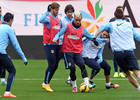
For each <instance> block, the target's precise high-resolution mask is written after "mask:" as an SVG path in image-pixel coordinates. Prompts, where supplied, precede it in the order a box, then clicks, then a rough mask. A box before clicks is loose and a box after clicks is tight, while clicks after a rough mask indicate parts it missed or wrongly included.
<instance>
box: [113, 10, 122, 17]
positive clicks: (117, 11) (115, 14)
mask: <svg viewBox="0 0 140 100" xmlns="http://www.w3.org/2000/svg"><path fill="white" fill-rule="evenodd" d="M114 16H115V17H116V19H123V16H124V15H123V11H122V10H120V9H117V10H116V11H115V13H114Z"/></svg>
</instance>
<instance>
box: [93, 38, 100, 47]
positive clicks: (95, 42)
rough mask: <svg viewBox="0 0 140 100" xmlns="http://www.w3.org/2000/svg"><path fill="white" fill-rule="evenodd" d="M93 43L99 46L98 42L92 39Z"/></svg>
mask: <svg viewBox="0 0 140 100" xmlns="http://www.w3.org/2000/svg"><path fill="white" fill-rule="evenodd" d="M93 42H94V44H95V45H96V46H98V45H99V44H98V42H97V41H96V38H93Z"/></svg>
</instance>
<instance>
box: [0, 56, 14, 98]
mask: <svg viewBox="0 0 140 100" xmlns="http://www.w3.org/2000/svg"><path fill="white" fill-rule="evenodd" d="M0 61H1V62H0V63H1V65H2V66H3V67H4V68H5V69H6V70H7V71H8V72H9V75H8V79H7V86H6V91H5V93H4V97H13V98H15V97H16V96H14V95H13V94H12V93H11V88H12V85H13V82H14V78H15V74H16V69H15V67H14V65H13V63H12V61H11V59H10V58H9V57H8V55H7V54H4V55H0Z"/></svg>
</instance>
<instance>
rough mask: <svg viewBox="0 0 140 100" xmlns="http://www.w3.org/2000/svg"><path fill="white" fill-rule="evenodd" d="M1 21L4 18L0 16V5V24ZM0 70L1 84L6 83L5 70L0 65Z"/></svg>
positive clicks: (0, 14)
mask: <svg viewBox="0 0 140 100" xmlns="http://www.w3.org/2000/svg"><path fill="white" fill-rule="evenodd" d="M3 21H4V20H3V16H2V8H1V7H0V24H2V22H3ZM0 72H1V74H0V78H1V84H2V85H7V82H6V80H5V75H6V70H5V69H4V68H3V67H2V66H1V67H0Z"/></svg>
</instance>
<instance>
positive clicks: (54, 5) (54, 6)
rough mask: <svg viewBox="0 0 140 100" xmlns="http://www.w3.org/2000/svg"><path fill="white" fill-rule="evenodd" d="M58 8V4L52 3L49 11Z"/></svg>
mask: <svg viewBox="0 0 140 100" xmlns="http://www.w3.org/2000/svg"><path fill="white" fill-rule="evenodd" d="M59 7H60V5H59V4H58V3H56V2H53V3H52V4H51V9H55V8H59Z"/></svg>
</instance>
